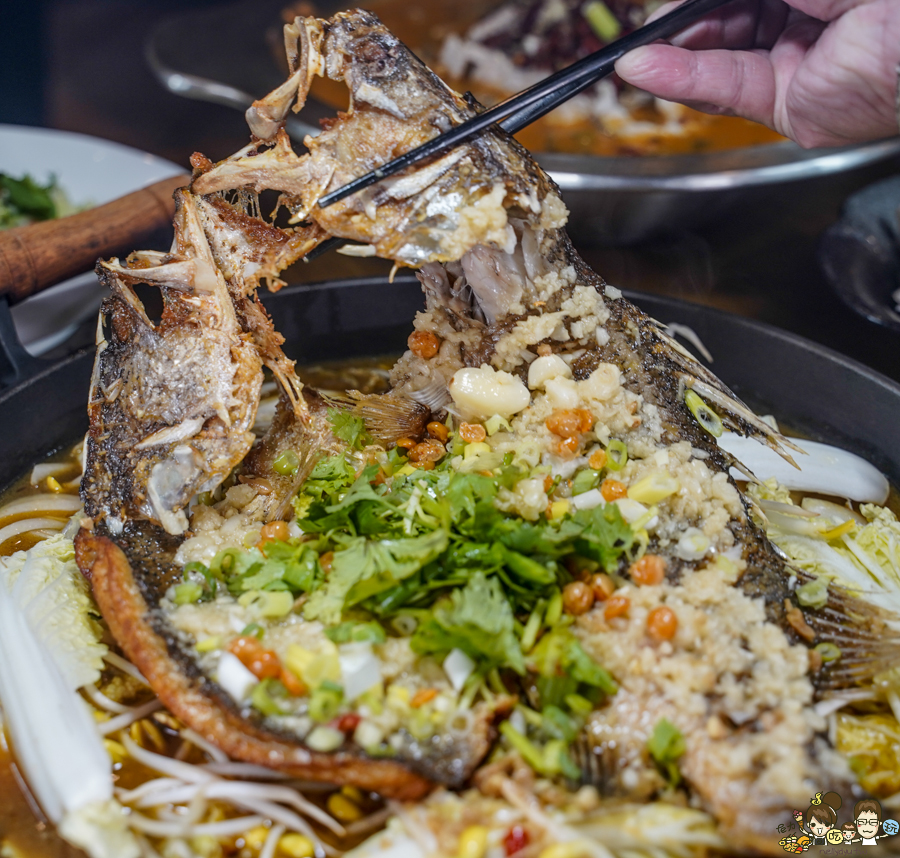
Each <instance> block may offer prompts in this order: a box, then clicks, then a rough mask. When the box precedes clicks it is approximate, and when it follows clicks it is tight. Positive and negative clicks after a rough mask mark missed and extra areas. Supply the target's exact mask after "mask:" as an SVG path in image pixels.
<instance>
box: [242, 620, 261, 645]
mask: <svg viewBox="0 0 900 858" xmlns="http://www.w3.org/2000/svg"><path fill="white" fill-rule="evenodd" d="M265 633H266V630H265V629H264V628H263V627H262V626H261V625H260V624H259V623H250V625H248V626H244V629H243V631H242V632H241V637H245V638H256V639H257V640H258V641H261V640H262V639H263V636H264V635H265Z"/></svg>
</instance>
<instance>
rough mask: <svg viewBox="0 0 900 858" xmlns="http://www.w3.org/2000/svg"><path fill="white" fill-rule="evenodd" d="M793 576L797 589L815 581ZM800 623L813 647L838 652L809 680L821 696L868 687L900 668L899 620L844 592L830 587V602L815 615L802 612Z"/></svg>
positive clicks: (891, 614) (809, 612)
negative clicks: (824, 646)
mask: <svg viewBox="0 0 900 858" xmlns="http://www.w3.org/2000/svg"><path fill="white" fill-rule="evenodd" d="M791 571H792V572H794V573H795V574H796V575H797V577H798V579H799V580H800V582H801V583H806V582H808V581H812V580H814V577H815V576H813V575H810V574H808V573H805V572H800V571H798V570H795V569H792V570H791ZM803 618H804V620H805V621H806V623H807V625H808V626H809V628H810V629H811V630H812V632H813V633H814V634H815V637H814V639H813V641H811V642H810V643H811V644H813V645H818V644H820V643H831V644H834V645H835V646H836V647H837V648H838V649H839V650H840V657H839V658H837V659H835V660H834V661H829V662H826V663H825V664H823V665H822V667H821V668H820V669H819V670H818V671H817V672H816V673H815V674H814V675H813V677H812V680H813V684H814V685H815V688H816V693H817V695H819V696H822V695H823V694H826V693H833V692H837V691H842V690H846V689H849V688H859V687H860V686H866V685H870V684H871V683H872V681H873V680H874V678H875V677H876V676H877V675H878V674H879V673H882V672H884V671H885V670H887V669H889V668H890V667H892V666H893V665H895V664H897V663H898V662H900V617H897V615H896V614H894V613H893V612H892V611H888V610H885V609H884V608H882V607H880V606H878V605H875V604H873V603H872V602H870V601H868V600H867V599H863V598H860V597H859V596H856V595H854V594H853V593H851V592H850V591H849V590H846V589H844V588H843V587H840V586H838V585H835V584H831V585H829V587H828V602H827V603H826V604H825V605H824V606H823V607H822V608H819V609H818V610H812V609H806V610H804V611H803Z"/></svg>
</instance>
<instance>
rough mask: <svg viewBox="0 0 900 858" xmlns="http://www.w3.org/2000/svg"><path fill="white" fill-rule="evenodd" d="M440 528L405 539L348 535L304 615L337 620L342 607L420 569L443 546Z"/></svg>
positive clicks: (445, 546)
mask: <svg viewBox="0 0 900 858" xmlns="http://www.w3.org/2000/svg"><path fill="white" fill-rule="evenodd" d="M447 543H448V536H447V533H446V531H444V530H434V531H432V532H431V533H427V534H423V535H422V536H416V537H411V538H408V539H376V540H367V539H366V538H365V537H362V536H356V537H351V538H349V539H347V540H346V541H345V544H344V546H343V547H342V549H341V550H340V551H336V552H335V554H334V561H333V564H332V567H331V574H330V575H329V576H328V581H327V583H326V585H325V586H324V587H323V588H322V589H320V590H318V591H317V592H316V593H314V594H313V595H312V596H311V597H310V600H309V601H308V602H307V604H306V608H305V610H304V615H305V616H306V617H307V618H308V619H312V620H315V619H318V620H321V621H322V622H324V623H328V624H335V623H338V622H340V619H341V612H342V611H343V609H344V608H345V607H350V606H352V605H355V604H358V603H360V602H363V601H365V600H366V599H368V598H370V597H372V596H375V595H377V594H378V593H381V592H383V591H385V590H388V589H390V588H391V587H393V586H394V585H395V584H397V583H398V582H400V581H402V580H403V579H404V578H408V577H409V576H410V575H412V574H413V573H414V572H416V571H418V570H419V569H421V568H422V567H423V566H424V565H425V564H426V563H428V562H429V561H431V560H433V559H434V558H435V557H437V556H438V555H440V554H441V553H442V552H443V551H444V550H445V549H446V548H447Z"/></svg>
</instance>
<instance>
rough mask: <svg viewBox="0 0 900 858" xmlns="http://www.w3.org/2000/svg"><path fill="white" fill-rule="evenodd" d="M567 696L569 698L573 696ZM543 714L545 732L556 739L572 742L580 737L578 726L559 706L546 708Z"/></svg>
mask: <svg viewBox="0 0 900 858" xmlns="http://www.w3.org/2000/svg"><path fill="white" fill-rule="evenodd" d="M566 696H567V697H569V696H571V695H566ZM543 714H544V721H543V726H544V730H545V732H546V733H547V734H548V735H550V736H552V737H553V738H554V739H562V740H563V741H565V742H571V741H573V740H574V739H575V737H576V736H577V735H578V724H576V723H575V721H574V720H573V719H572V718H570V717H569V716H568V715H566V713H565V712H563V711H562V709H560V708H559V707H558V706H545V707H544V713H543Z"/></svg>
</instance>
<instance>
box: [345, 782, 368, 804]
mask: <svg viewBox="0 0 900 858" xmlns="http://www.w3.org/2000/svg"><path fill="white" fill-rule="evenodd" d="M341 792H342V793H343V794H344V795H345V796H347V798H349V799H350V801H355V802H356V803H357V804H360V803H361V802H362V801H363V800H364V798H365V796H364V795H363V794H362V790H360V789H359V788H358V787H355V786H344V787H341Z"/></svg>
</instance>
